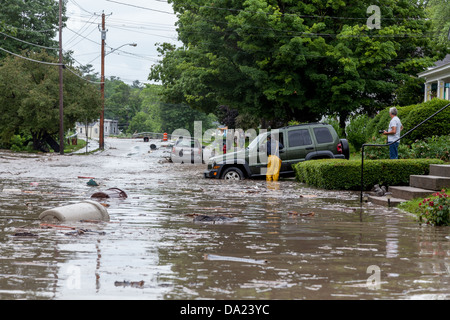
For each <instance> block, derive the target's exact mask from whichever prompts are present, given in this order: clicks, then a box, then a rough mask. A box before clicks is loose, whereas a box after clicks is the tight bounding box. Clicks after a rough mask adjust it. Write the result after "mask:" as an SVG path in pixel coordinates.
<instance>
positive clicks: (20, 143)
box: [11, 135, 26, 152]
mask: <svg viewBox="0 0 450 320" xmlns="http://www.w3.org/2000/svg"><path fill="white" fill-rule="evenodd" d="M25 142H26V139H25V138H22V137H21V136H20V135H14V136H13V137H12V138H11V150H12V151H15V152H20V151H24V150H25V146H24V144H25Z"/></svg>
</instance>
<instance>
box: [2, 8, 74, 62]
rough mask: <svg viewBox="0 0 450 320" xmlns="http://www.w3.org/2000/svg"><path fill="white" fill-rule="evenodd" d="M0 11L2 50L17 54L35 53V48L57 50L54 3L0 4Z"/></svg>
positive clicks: (56, 19)
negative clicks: (42, 47)
mask: <svg viewBox="0 0 450 320" xmlns="http://www.w3.org/2000/svg"><path fill="white" fill-rule="evenodd" d="M0 8H1V10H0V31H1V32H3V33H5V34H6V35H2V36H1V38H2V42H1V47H2V48H3V49H6V50H8V51H12V52H14V53H18V52H21V51H22V50H36V46H35V45H40V46H44V47H52V48H53V47H57V42H56V41H55V38H56V35H57V33H58V26H59V3H58V1H54V0H0ZM64 11H65V8H64ZM64 20H66V18H65V17H64ZM9 36H13V37H15V38H17V39H20V40H24V41H26V42H28V43H26V42H21V41H17V40H16V39H13V38H11V37H9ZM56 52H57V51H55V54H56ZM5 56H6V54H5V53H4V52H0V58H3V57H5Z"/></svg>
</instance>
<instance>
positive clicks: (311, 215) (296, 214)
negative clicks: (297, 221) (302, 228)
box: [288, 211, 316, 217]
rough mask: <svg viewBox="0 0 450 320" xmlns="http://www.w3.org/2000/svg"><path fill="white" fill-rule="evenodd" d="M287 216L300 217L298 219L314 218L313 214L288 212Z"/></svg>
mask: <svg viewBox="0 0 450 320" xmlns="http://www.w3.org/2000/svg"><path fill="white" fill-rule="evenodd" d="M288 214H289V215H291V216H300V217H314V216H315V215H316V213H315V212H309V213H298V212H297V211H289V212H288Z"/></svg>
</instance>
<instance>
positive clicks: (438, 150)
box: [408, 135, 450, 162]
mask: <svg viewBox="0 0 450 320" xmlns="http://www.w3.org/2000/svg"><path fill="white" fill-rule="evenodd" d="M408 151H409V154H410V158H422V159H440V160H444V161H446V162H449V161H450V135H448V136H441V137H431V138H427V139H425V140H417V141H416V142H415V143H413V144H412V145H411V149H409V150H408Z"/></svg>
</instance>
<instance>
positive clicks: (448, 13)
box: [427, 0, 450, 48]
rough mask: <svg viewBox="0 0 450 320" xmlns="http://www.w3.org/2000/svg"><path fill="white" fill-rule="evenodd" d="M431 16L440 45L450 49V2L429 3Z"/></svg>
mask: <svg viewBox="0 0 450 320" xmlns="http://www.w3.org/2000/svg"><path fill="white" fill-rule="evenodd" d="M427 5H428V12H429V16H430V18H431V20H432V22H433V31H434V32H435V33H436V37H437V39H438V42H439V44H441V45H443V46H445V47H447V48H448V47H450V39H449V35H450V19H449V17H450V1H449V0H429V1H427Z"/></svg>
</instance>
